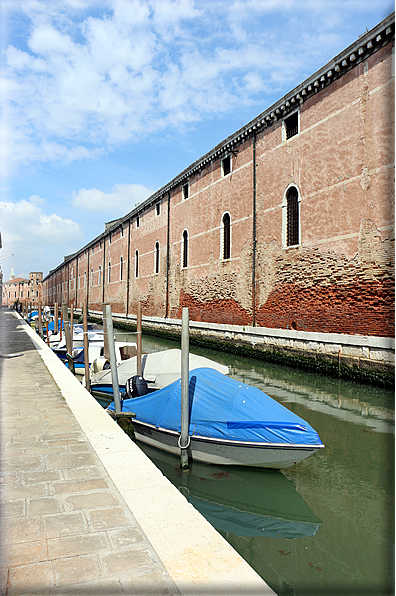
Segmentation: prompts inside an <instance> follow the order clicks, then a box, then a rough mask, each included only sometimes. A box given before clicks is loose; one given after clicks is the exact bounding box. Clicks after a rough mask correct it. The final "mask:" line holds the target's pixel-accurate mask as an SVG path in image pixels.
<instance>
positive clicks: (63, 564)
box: [54, 555, 102, 586]
mask: <svg viewBox="0 0 396 596" xmlns="http://www.w3.org/2000/svg"><path fill="white" fill-rule="evenodd" d="M54 567H55V582H56V585H57V586H62V585H67V584H70V583H76V582H83V581H88V580H91V579H96V578H98V577H101V576H102V570H101V567H100V565H99V561H98V558H97V556H96V555H81V556H78V557H68V558H67V559H57V560H56V561H55V562H54Z"/></svg>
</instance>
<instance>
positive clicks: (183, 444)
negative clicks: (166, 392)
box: [179, 307, 190, 470]
mask: <svg viewBox="0 0 396 596" xmlns="http://www.w3.org/2000/svg"><path fill="white" fill-rule="evenodd" d="M189 339H190V333H189V314H188V308H187V307H183V310H182V336H181V433H180V439H179V447H180V467H181V469H182V470H187V469H188V467H189V465H188V446H189V444H190V437H189V428H188V426H189V411H188V409H189V408H188V406H189V404H188V401H189V400H188V385H189V368H190V367H189V351H190V350H189V343H190V342H189Z"/></svg>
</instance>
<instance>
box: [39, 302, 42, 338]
mask: <svg viewBox="0 0 396 596" xmlns="http://www.w3.org/2000/svg"><path fill="white" fill-rule="evenodd" d="M38 330H39V335H40V337H42V336H43V318H42V316H41V302H39V305H38Z"/></svg>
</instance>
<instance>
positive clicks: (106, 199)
mask: <svg viewBox="0 0 396 596" xmlns="http://www.w3.org/2000/svg"><path fill="white" fill-rule="evenodd" d="M152 193H153V190H151V189H149V188H146V187H145V186H143V185H142V184H117V185H116V187H115V189H114V191H113V192H111V193H104V192H103V191H101V190H98V189H97V188H91V189H88V190H87V189H86V188H81V189H80V190H79V191H77V192H74V193H73V201H72V204H73V207H74V208H75V209H85V210H87V211H95V212H98V211H102V212H107V213H108V214H109V215H111V216H114V217H115V218H116V217H122V216H123V215H125V214H126V213H128V212H129V211H131V210H132V209H133V208H134V207H135V206H136V205H138V204H139V203H141V202H142V201H144V200H145V199H147V197H149V196H150V195H151V194H152Z"/></svg>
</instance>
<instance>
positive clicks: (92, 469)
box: [63, 466, 108, 480]
mask: <svg viewBox="0 0 396 596" xmlns="http://www.w3.org/2000/svg"><path fill="white" fill-rule="evenodd" d="M63 477H64V478H65V480H84V479H87V478H108V474H107V472H106V471H105V470H104V468H103V467H99V466H88V467H84V468H74V469H73V468H69V469H66V470H63Z"/></svg>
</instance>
